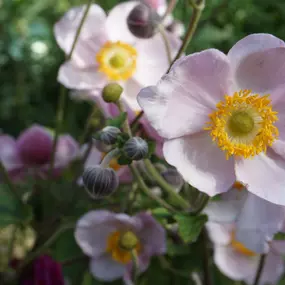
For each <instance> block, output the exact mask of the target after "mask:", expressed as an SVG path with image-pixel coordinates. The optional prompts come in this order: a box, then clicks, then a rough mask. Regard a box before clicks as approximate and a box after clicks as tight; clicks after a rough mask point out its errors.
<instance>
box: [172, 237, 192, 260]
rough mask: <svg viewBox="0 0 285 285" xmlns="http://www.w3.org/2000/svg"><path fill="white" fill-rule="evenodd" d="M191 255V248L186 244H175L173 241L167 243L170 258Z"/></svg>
mask: <svg viewBox="0 0 285 285" xmlns="http://www.w3.org/2000/svg"><path fill="white" fill-rule="evenodd" d="M190 253H191V250H190V247H189V246H188V245H184V244H175V243H173V242H172V241H170V240H168V241H167V254H168V255H169V256H177V255H188V254H190Z"/></svg>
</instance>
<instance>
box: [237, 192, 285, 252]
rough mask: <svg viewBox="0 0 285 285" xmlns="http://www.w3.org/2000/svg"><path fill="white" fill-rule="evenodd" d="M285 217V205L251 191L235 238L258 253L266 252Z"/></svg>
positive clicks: (241, 214) (238, 222) (242, 210)
mask: <svg viewBox="0 0 285 285" xmlns="http://www.w3.org/2000/svg"><path fill="white" fill-rule="evenodd" d="M284 218H285V216H284V207H282V206H279V205H276V204H273V203H270V202H268V201H266V200H264V199H261V198H260V197H258V196H256V195H254V194H252V193H249V194H248V197H247V199H246V201H245V203H244V205H243V207H242V209H241V212H240V215H239V217H238V220H237V223H236V232H235V238H236V240H237V241H239V242H241V243H242V244H244V245H245V247H246V248H248V249H250V250H252V251H254V252H256V253H266V252H268V250H269V247H268V242H269V241H271V240H272V239H273V237H274V234H276V233H277V232H279V231H280V230H281V228H282V226H283V221H284Z"/></svg>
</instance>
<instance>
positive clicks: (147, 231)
mask: <svg viewBox="0 0 285 285" xmlns="http://www.w3.org/2000/svg"><path fill="white" fill-rule="evenodd" d="M135 217H136V218H138V219H139V220H140V221H141V222H142V228H141V231H139V232H137V235H138V237H139V239H140V242H141V243H142V244H143V251H144V252H145V254H146V255H149V256H151V255H161V254H163V253H165V252H166V232H165V230H164V228H163V227H162V226H161V225H160V224H159V223H158V222H157V221H156V220H155V219H154V218H153V217H152V216H151V215H150V214H148V213H139V214H137V215H136V216H135Z"/></svg>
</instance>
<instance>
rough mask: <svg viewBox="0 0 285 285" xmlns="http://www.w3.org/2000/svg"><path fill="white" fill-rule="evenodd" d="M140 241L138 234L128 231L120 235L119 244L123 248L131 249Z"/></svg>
mask: <svg viewBox="0 0 285 285" xmlns="http://www.w3.org/2000/svg"><path fill="white" fill-rule="evenodd" d="M138 242H139V240H138V238H137V236H136V235H135V234H134V233H133V232H131V231H127V232H125V233H123V234H122V235H121V236H120V240H119V245H120V247H121V248H122V249H124V250H128V251H130V250H132V249H134V248H135V247H136V246H137V244H138Z"/></svg>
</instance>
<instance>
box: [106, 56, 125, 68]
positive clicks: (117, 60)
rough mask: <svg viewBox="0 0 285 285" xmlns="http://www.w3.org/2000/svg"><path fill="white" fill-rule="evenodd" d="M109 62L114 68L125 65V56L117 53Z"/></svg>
mask: <svg viewBox="0 0 285 285" xmlns="http://www.w3.org/2000/svg"><path fill="white" fill-rule="evenodd" d="M109 63H110V65H111V66H112V67H113V68H122V67H124V66H125V58H124V57H123V56H122V55H120V54H115V55H113V56H112V57H111V58H110V61H109Z"/></svg>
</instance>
